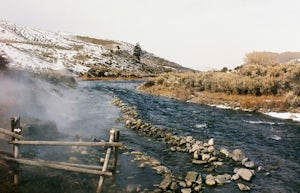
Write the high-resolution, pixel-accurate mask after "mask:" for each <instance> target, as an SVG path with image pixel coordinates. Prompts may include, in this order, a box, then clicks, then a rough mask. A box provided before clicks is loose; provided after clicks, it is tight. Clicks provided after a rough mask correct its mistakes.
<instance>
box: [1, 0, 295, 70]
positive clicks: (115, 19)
mask: <svg viewBox="0 0 300 193" xmlns="http://www.w3.org/2000/svg"><path fill="white" fill-rule="evenodd" d="M0 19H1V20H7V21H9V22H12V23H16V24H21V25H25V26H28V27H33V28H38V29H44V30H50V31H54V32H58V31H63V32H71V33H74V34H78V35H88V36H91V37H96V38H103V39H112V40H121V41H125V42H129V43H132V44H135V43H137V42H139V43H140V45H141V46H142V48H143V49H144V50H147V51H149V52H152V53H154V54H155V55H157V56H160V57H163V58H165V59H169V60H171V61H174V62H177V63H179V64H181V65H183V66H185V67H189V68H193V69H198V70H208V69H221V68H222V67H228V68H231V69H232V68H234V67H236V66H239V65H241V64H243V58H244V56H245V54H246V53H249V52H252V51H272V52H285V51H300V22H299V21H300V1H299V0H0Z"/></svg>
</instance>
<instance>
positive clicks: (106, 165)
mask: <svg viewBox="0 0 300 193" xmlns="http://www.w3.org/2000/svg"><path fill="white" fill-rule="evenodd" d="M114 137H115V129H114V128H113V129H111V130H110V132H109V142H113V141H114ZM111 150H112V148H111V147H109V148H108V149H107V151H106V155H105V159H104V163H103V167H102V172H105V171H106V170H107V167H108V162H109V156H110V154H111ZM103 182H104V176H103V175H101V176H100V178H99V182H98V187H97V193H101V189H102V185H103Z"/></svg>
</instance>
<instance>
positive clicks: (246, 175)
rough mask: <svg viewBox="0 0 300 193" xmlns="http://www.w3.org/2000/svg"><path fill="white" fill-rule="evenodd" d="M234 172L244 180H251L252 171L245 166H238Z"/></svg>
mask: <svg viewBox="0 0 300 193" xmlns="http://www.w3.org/2000/svg"><path fill="white" fill-rule="evenodd" d="M236 173H237V174H238V175H239V176H240V177H241V178H242V179H243V180H246V181H251V179H252V177H253V173H252V172H251V171H250V170H249V169H246V168H239V169H237V171H236Z"/></svg>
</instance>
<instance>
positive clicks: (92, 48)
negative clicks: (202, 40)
mask: <svg viewBox="0 0 300 193" xmlns="http://www.w3.org/2000/svg"><path fill="white" fill-rule="evenodd" d="M133 48H134V45H132V44H129V43H125V42H121V41H114V40H102V39H96V38H91V37H83V36H79V35H74V34H70V33H61V32H58V33H56V32H49V31H44V30H39V29H32V28H28V27H25V26H21V25H16V24H12V23H9V22H6V21H0V54H1V55H2V56H3V57H5V58H7V59H8V60H9V62H10V64H9V66H10V67H12V68H18V69H29V70H30V71H33V72H44V71H51V70H54V71H63V72H69V73H71V75H76V76H82V75H87V76H88V77H102V76H111V77H128V76H138V77H141V76H153V75H157V74H161V73H164V72H170V71H171V72H172V71H174V72H176V71H186V70H188V69H186V68H184V67H182V66H180V65H178V64H176V63H174V62H170V61H168V60H165V59H162V58H159V57H157V56H155V55H154V54H151V53H148V52H146V51H144V50H143V52H142V53H143V54H142V57H141V62H137V61H136V59H135V58H134V56H133V54H132V52H133Z"/></svg>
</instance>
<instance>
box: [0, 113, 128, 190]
mask: <svg viewBox="0 0 300 193" xmlns="http://www.w3.org/2000/svg"><path fill="white" fill-rule="evenodd" d="M10 123H11V131H9V130H7V129H3V128H0V133H2V134H4V135H8V136H10V137H11V140H9V141H8V142H9V143H10V144H12V145H13V155H14V157H9V156H7V155H0V159H5V160H7V161H13V162H17V163H19V164H26V165H33V166H40V167H49V168H53V169H59V170H67V171H72V172H82V173H88V174H96V175H100V178H99V182H98V186H97V193H101V190H102V186H103V183H104V177H105V176H112V175H113V173H115V171H116V166H117V162H118V148H119V147H121V146H122V143H120V142H119V136H120V132H119V130H118V129H115V128H112V129H111V130H110V132H109V134H110V137H109V141H108V142H82V141H80V142H77V141H25V140H22V139H23V136H22V135H21V132H22V128H21V126H20V118H19V117H14V118H11V120H10ZM20 145H47V146H88V147H102V148H107V151H106V155H105V159H104V163H103V165H102V166H100V165H85V164H76V163H68V162H50V161H45V160H38V159H26V158H20V157H19V147H20ZM112 152H113V153H114V156H113V164H112V166H111V167H110V168H109V160H110V155H111V153H112ZM99 161H100V159H99ZM14 184H16V185H17V184H19V175H18V174H15V175H14Z"/></svg>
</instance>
